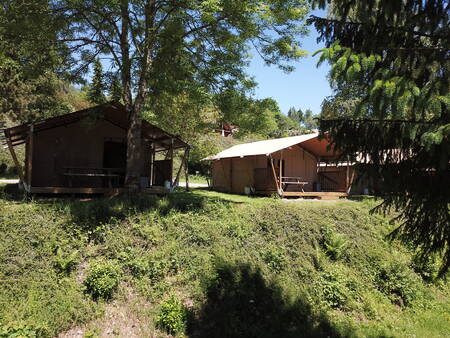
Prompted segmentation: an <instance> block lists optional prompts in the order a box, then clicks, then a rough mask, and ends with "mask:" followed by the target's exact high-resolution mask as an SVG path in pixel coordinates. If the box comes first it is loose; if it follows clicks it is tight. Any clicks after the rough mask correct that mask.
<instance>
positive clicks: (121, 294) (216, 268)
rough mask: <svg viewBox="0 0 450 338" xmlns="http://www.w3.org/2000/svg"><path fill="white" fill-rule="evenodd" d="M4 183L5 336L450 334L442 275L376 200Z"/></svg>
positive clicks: (0, 265) (0, 198) (0, 236)
mask: <svg viewBox="0 0 450 338" xmlns="http://www.w3.org/2000/svg"><path fill="white" fill-rule="evenodd" d="M0 190H2V191H3V192H0V210H1V212H0V283H1V286H0V302H1V303H2V306H0V337H7V336H10V335H12V334H22V335H23V336H33V335H34V336H43V337H45V336H55V335H60V337H83V336H84V337H97V336H120V337H131V336H143V337H149V336H158V337H161V336H162V337H165V336H167V335H171V334H172V335H179V336H182V335H186V336H189V337H298V336H315V337H317V336H324V337H326V336H331V337H334V336H336V337H338V336H352V337H353V336H355V337H367V336H372V337H379V336H383V337H391V336H395V337H415V336H417V337H425V336H426V337H445V336H447V337H448V328H449V327H450V316H449V313H450V286H449V283H448V282H444V281H432V277H433V274H434V273H435V266H434V265H433V263H432V262H428V263H427V264H420V263H419V262H417V261H416V260H415V259H414V255H413V253H412V252H411V251H410V250H409V249H408V248H406V247H404V246H402V245H400V244H399V243H397V242H389V241H387V240H386V239H385V236H386V235H387V234H388V233H389V230H390V228H391V226H390V225H389V223H388V221H387V218H385V217H383V216H380V215H377V214H370V209H371V208H372V207H373V206H374V205H375V202H374V201H372V200H363V201H338V202H314V201H312V202H293V201H281V200H277V199H271V198H247V197H243V196H233V195H226V194H219V193H214V192H207V191H200V190H198V191H194V192H191V193H184V192H178V193H174V194H172V195H170V196H168V197H165V198H157V197H154V196H139V195H138V196H133V197H128V198H126V197H115V198H97V199H78V200H77V199H62V198H57V199H48V198H47V199H44V198H40V199H35V200H32V201H26V200H22V199H21V198H20V196H19V197H18V196H15V195H11V194H10V193H9V192H8V191H9V190H10V189H9V187H8V188H5V187H1V186H0Z"/></svg>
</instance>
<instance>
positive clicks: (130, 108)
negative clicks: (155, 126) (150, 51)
mask: <svg viewBox="0 0 450 338" xmlns="http://www.w3.org/2000/svg"><path fill="white" fill-rule="evenodd" d="M128 5H129V3H128V0H121V7H120V10H121V19H122V27H121V34H120V47H121V52H122V69H121V75H122V86H123V101H124V104H125V110H126V112H127V116H128V121H129V124H128V132H127V168H126V176H125V187H126V188H127V189H128V190H129V191H137V190H139V188H140V177H141V172H140V170H141V166H140V164H141V161H140V159H141V129H142V128H141V127H142V119H141V111H140V109H141V105H140V104H133V95H132V91H131V60H130V45H129V42H128V38H129V10H128Z"/></svg>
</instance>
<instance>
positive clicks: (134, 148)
mask: <svg viewBox="0 0 450 338" xmlns="http://www.w3.org/2000/svg"><path fill="white" fill-rule="evenodd" d="M127 113H128V116H129V121H130V124H129V127H128V133H127V174H126V177H125V187H126V188H127V189H128V190H130V191H138V190H139V189H140V177H141V129H142V119H141V116H140V112H139V111H136V109H135V107H133V106H132V109H131V111H130V112H127Z"/></svg>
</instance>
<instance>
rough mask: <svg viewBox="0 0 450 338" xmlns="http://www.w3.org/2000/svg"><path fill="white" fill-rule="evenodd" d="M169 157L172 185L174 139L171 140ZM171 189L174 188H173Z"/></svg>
mask: <svg viewBox="0 0 450 338" xmlns="http://www.w3.org/2000/svg"><path fill="white" fill-rule="evenodd" d="M169 156H170V178H169V182H170V184H171V185H172V178H173V138H172V139H170V149H169ZM171 188H173V186H172V187H171Z"/></svg>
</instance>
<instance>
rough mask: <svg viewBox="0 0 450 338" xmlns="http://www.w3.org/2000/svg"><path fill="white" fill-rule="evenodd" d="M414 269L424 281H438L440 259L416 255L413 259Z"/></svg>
mask: <svg viewBox="0 0 450 338" xmlns="http://www.w3.org/2000/svg"><path fill="white" fill-rule="evenodd" d="M411 265H412V269H413V270H414V271H415V272H416V273H417V274H419V275H420V276H422V278H423V280H424V281H427V282H431V281H434V280H435V279H436V277H437V276H438V272H439V265H440V264H439V258H438V257H436V256H433V255H428V256H425V257H422V256H421V255H420V254H415V255H414V256H413V259H412V264H411Z"/></svg>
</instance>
